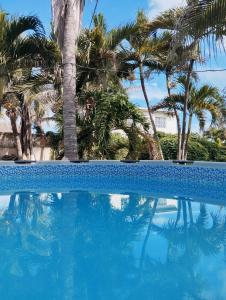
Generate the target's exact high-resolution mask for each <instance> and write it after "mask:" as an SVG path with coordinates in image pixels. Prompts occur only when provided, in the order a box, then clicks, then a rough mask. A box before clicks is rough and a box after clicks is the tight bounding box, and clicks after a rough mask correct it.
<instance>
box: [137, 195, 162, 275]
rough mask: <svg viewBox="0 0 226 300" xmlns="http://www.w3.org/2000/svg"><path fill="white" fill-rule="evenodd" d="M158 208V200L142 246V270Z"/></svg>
mask: <svg viewBox="0 0 226 300" xmlns="http://www.w3.org/2000/svg"><path fill="white" fill-rule="evenodd" d="M157 206H158V199H155V201H154V205H153V207H152V211H151V215H150V219H149V224H148V228H147V232H146V235H145V238H144V242H143V246H142V249H141V256H140V270H142V268H143V263H144V258H145V252H146V248H147V243H148V240H149V236H150V232H151V226H152V221H153V218H154V216H155V213H156V209H157Z"/></svg>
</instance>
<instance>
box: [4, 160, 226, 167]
mask: <svg viewBox="0 0 226 300" xmlns="http://www.w3.org/2000/svg"><path fill="white" fill-rule="evenodd" d="M84 164H87V163H86V162H84V163H82V162H81V163H80V164H79V165H84ZM90 164H92V165H100V164H101V165H140V164H145V165H150V166H176V167H180V168H184V167H190V168H192V167H203V168H217V169H218V168H220V169H221V168H222V169H225V168H226V162H206V161H195V162H194V163H193V164H191V165H179V164H175V163H173V160H164V161H162V160H140V161H139V162H137V163H136V164H134V163H133V164H126V163H124V162H121V161H120V160H90V161H89V165H90ZM35 165H37V166H40V165H41V166H44V165H77V164H75V163H71V162H70V161H67V160H65V161H64V160H59V161H58V160H57V161H56V160H49V161H37V162H35V163H32V164H16V163H15V162H14V161H1V160H0V167H1V166H18V167H23V166H26V167H27V166H35Z"/></svg>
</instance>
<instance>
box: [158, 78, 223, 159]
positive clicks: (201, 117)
mask: <svg viewBox="0 0 226 300" xmlns="http://www.w3.org/2000/svg"><path fill="white" fill-rule="evenodd" d="M177 82H178V84H179V85H180V87H181V93H179V94H172V95H171V96H170V97H167V98H165V99H164V100H163V101H162V102H160V103H159V104H158V105H156V106H155V107H154V110H158V109H167V110H174V109H175V108H176V109H177V110H178V111H183V106H184V101H185V90H186V78H185V77H180V78H179V79H178V81H177ZM224 110H225V101H224V98H223V97H222V96H221V95H220V93H219V90H218V89H217V88H216V87H212V86H209V85H204V86H201V87H200V88H196V87H195V83H194V81H192V82H191V83H190V86H189V99H188V127H187V132H186V139H185V159H186V158H187V154H188V141H189V137H190V134H191V128H192V121H193V117H196V118H197V119H198V121H199V127H200V130H203V129H204V127H205V124H206V119H207V118H206V113H207V112H208V113H209V114H210V115H211V120H212V124H214V123H215V122H216V121H217V120H218V119H219V118H221V115H222V114H224Z"/></svg>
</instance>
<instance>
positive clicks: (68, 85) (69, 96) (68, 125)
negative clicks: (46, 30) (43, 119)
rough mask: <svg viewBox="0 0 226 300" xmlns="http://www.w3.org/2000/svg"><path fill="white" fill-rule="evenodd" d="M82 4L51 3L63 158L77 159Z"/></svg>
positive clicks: (57, 0)
mask: <svg viewBox="0 0 226 300" xmlns="http://www.w3.org/2000/svg"><path fill="white" fill-rule="evenodd" d="M83 7H84V0H78V1H74V0H66V1H63V0H52V12H53V25H54V30H55V33H56V36H57V40H58V44H59V46H60V49H61V52H62V59H63V66H64V78H63V114H64V147H65V151H64V153H65V154H64V155H65V159H69V160H75V159H78V147H77V130H76V117H75V116H76V110H77V107H76V53H75V52H77V42H78V37H79V33H80V26H81V19H82V13H83Z"/></svg>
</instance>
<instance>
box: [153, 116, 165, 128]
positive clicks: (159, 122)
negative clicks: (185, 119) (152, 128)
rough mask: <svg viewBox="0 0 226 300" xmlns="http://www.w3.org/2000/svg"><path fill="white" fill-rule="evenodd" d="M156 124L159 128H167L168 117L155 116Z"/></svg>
mask: <svg viewBox="0 0 226 300" xmlns="http://www.w3.org/2000/svg"><path fill="white" fill-rule="evenodd" d="M155 125H156V127H157V128H166V118H164V117H155Z"/></svg>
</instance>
